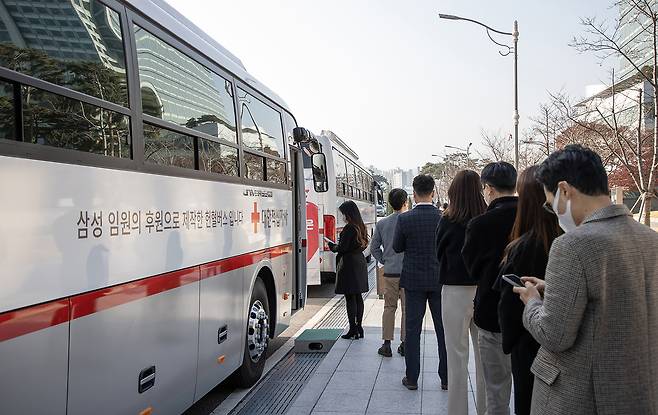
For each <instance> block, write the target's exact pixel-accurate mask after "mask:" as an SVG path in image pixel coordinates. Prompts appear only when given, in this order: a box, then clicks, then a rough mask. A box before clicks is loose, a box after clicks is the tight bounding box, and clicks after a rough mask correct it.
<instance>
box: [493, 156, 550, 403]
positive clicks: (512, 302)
mask: <svg viewBox="0 0 658 415" xmlns="http://www.w3.org/2000/svg"><path fill="white" fill-rule="evenodd" d="M536 170H537V167H536V166H533V167H529V168H528V169H526V170H525V171H524V172H523V173H521V175H520V176H519V180H518V183H517V186H516V187H517V192H518V193H519V203H518V206H517V211H516V220H515V222H514V228H513V229H512V235H511V237H510V239H511V242H510V244H509V245H508V246H507V248H506V250H505V258H504V259H503V264H502V267H501V272H500V275H501V276H502V275H505V274H516V275H518V276H519V277H523V276H527V275H532V276H535V277H538V278H541V279H543V278H544V276H545V274H546V265H547V264H548V252H549V250H550V248H551V244H552V243H553V240H554V239H555V238H556V237H557V236H558V235H559V234H560V227H559V225H558V221H557V217H556V216H555V214H553V213H551V212H550V211H549V210H548V209H550V208H548V209H547V208H546V205H545V203H546V196H545V195H544V190H543V186H542V185H541V184H539V182H538V181H537V180H536V179H535V171H536ZM494 288H496V289H498V290H499V291H501V295H500V301H499V303H498V319H499V323H500V329H501V331H502V334H503V351H504V352H505V353H507V354H510V353H511V354H512V375H513V378H514V411H515V413H516V414H517V415H523V414H530V403H531V401H532V387H533V383H534V376H533V375H532V373H531V372H530V367H531V366H532V362H533V361H534V360H535V357H536V356H537V351H538V350H539V344H538V343H537V342H536V341H535V339H534V338H533V337H532V335H530V333H528V331H527V330H526V329H525V327H523V320H522V316H523V308H524V306H523V302H521V299H520V298H519V296H518V295H517V294H515V293H514V292H512V286H511V285H509V284H508V283H507V282H505V281H504V280H503V279H502V278H500V277H499V278H498V280H497V281H496V283H495V285H494Z"/></svg>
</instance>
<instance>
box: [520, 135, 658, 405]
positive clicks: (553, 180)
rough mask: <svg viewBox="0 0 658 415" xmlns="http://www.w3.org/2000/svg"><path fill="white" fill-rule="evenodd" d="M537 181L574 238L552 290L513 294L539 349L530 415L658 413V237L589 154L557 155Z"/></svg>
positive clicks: (542, 287) (548, 284) (541, 284)
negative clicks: (621, 201) (615, 199)
mask: <svg viewBox="0 0 658 415" xmlns="http://www.w3.org/2000/svg"><path fill="white" fill-rule="evenodd" d="M536 178H537V180H538V181H539V182H540V183H541V184H542V185H543V187H544V193H545V195H546V200H547V207H550V208H551V209H552V210H553V211H554V212H555V214H557V217H558V221H559V223H560V226H561V227H562V229H563V230H564V231H565V232H566V233H565V234H564V235H562V236H560V237H558V238H557V239H555V241H554V242H553V245H552V247H551V250H550V253H549V257H548V265H547V268H546V279H545V281H541V280H539V279H537V278H532V277H524V278H522V279H523V281H524V282H525V288H514V292H516V293H518V294H519V295H520V297H521V300H522V301H523V302H524V303H525V309H524V312H523V324H524V326H525V328H526V329H527V330H528V331H529V332H530V334H531V335H532V336H533V337H534V339H535V340H536V341H537V342H538V343H539V344H540V348H539V352H538V354H537V357H536V358H535V361H534V363H533V364H532V369H531V370H532V373H533V374H534V375H535V382H534V389H533V393H532V407H531V413H532V414H535V415H544V414H546V415H550V414H566V413H570V414H575V413H577V414H656V413H658V380H657V379H658V378H657V374H658V319H657V317H658V255H656V253H657V252H658V233H657V232H655V231H653V230H651V229H650V228H649V227H646V226H644V225H641V224H639V223H638V222H636V221H635V220H633V217H632V215H631V213H630V212H629V210H628V209H627V208H626V207H625V206H624V205H613V204H612V203H611V201H610V196H609V190H608V178H607V174H606V171H605V168H604V166H603V163H602V162H601V158H600V157H599V155H598V154H596V153H595V152H593V151H592V150H590V149H587V148H584V147H582V146H580V145H569V146H566V147H565V148H564V149H563V150H558V151H556V152H554V153H553V154H551V155H550V156H549V157H548V158H547V159H546V161H544V162H543V163H542V164H541V165H540V167H539V169H538V170H537V172H536Z"/></svg>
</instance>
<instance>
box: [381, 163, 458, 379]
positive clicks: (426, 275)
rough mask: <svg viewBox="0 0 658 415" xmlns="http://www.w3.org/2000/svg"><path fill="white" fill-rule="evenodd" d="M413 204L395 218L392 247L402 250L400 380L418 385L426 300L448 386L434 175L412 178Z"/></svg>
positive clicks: (442, 376)
mask: <svg viewBox="0 0 658 415" xmlns="http://www.w3.org/2000/svg"><path fill="white" fill-rule="evenodd" d="M413 188H414V200H415V201H416V206H415V207H414V208H413V209H412V210H411V211H409V212H406V213H403V214H401V215H400V216H399V218H398V223H397V226H396V229H395V237H394V240H393V249H394V250H395V252H397V253H403V252H404V260H403V263H402V273H401V274H400V287H402V288H404V292H405V299H406V319H405V320H406V321H405V322H406V324H405V325H406V340H405V363H406V365H407V371H406V376H405V377H404V379H402V384H403V385H404V386H405V387H406V388H407V389H410V390H416V389H418V377H419V375H420V333H421V330H422V328H423V319H424V317H425V309H426V307H427V304H428V303H429V307H430V311H431V313H432V320H433V321H434V329H435V331H436V338H437V343H438V348H439V377H440V378H441V388H442V389H443V390H447V389H448V363H447V357H446V345H445V340H444V337H443V321H442V317H441V284H439V261H438V258H437V255H436V244H435V237H436V235H435V232H436V227H437V225H438V223H439V219H440V218H441V214H440V213H439V209H437V208H436V206H434V205H433V204H432V200H433V198H434V179H433V178H432V176H429V175H426V174H421V175H419V176H416V177H415V178H414V181H413Z"/></svg>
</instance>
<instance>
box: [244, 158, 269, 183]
mask: <svg viewBox="0 0 658 415" xmlns="http://www.w3.org/2000/svg"><path fill="white" fill-rule="evenodd" d="M264 162H265V158H264V157H261V156H257V155H255V154H251V153H246V152H245V153H244V168H245V175H246V177H247V179H251V180H261V181H262V180H265V169H264Z"/></svg>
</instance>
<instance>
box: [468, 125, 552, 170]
mask: <svg viewBox="0 0 658 415" xmlns="http://www.w3.org/2000/svg"><path fill="white" fill-rule="evenodd" d="M481 134H482V148H483V149H482V151H479V152H478V155H479V156H480V163H479V164H480V167H484V165H486V164H487V163H489V162H492V161H506V162H508V163H513V162H514V141H513V139H512V137H511V135H509V136H505V135H504V134H501V132H500V131H497V132H491V131H484V130H483V131H482V133H481ZM524 136H526V138H527V140H524V141H525V142H522V143H520V146H519V168H520V169H521V170H523V169H525V168H527V167H529V166H532V165H534V164H537V163H538V162H539V161H540V160H541V159H543V158H544V157H543V152H541V151H538V149H537V148H535V147H536V146H534V145H533V144H531V143H533V141H532V139H531V137H530V136H529V133H528V132H525V133H524Z"/></svg>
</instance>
